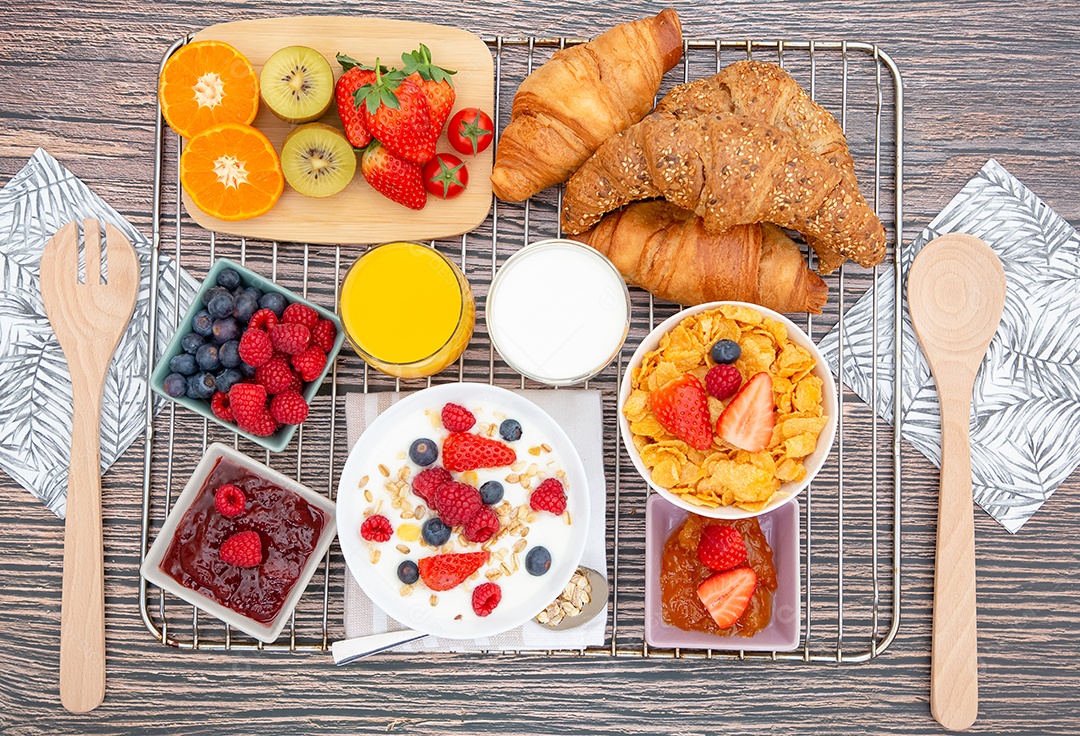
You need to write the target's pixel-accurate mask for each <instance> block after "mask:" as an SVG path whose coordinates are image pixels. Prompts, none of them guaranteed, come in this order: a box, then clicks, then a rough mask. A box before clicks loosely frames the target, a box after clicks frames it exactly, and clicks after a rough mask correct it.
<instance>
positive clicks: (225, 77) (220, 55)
mask: <svg viewBox="0 0 1080 736" xmlns="http://www.w3.org/2000/svg"><path fill="white" fill-rule="evenodd" d="M158 101H159V102H160V103H161V114H162V115H164V116H165V122H167V123H168V124H169V127H170V128H172V129H173V130H175V131H176V132H177V133H179V134H180V135H182V136H183V137H184V138H192V137H193V136H195V135H198V134H199V133H201V132H202V131H204V130H206V129H207V128H209V127H211V126H213V125H217V124H218V123H250V122H251V121H252V120H254V119H255V113H256V112H258V110H259V77H258V75H256V74H255V69H254V67H252V66H251V62H250V61H248V60H247V57H245V56H244V55H243V54H241V53H240V52H239V51H237V50H236V48H234V47H233V46H231V45H229V44H227V43H225V42H224V41H195V42H193V43H189V44H187V45H185V46H181V47H180V48H179V49H177V50H176V51H175V52H174V53H173V55H172V56H170V57H169V59H168V61H166V62H165V66H164V67H163V68H162V70H161V78H160V79H159V80H158Z"/></svg>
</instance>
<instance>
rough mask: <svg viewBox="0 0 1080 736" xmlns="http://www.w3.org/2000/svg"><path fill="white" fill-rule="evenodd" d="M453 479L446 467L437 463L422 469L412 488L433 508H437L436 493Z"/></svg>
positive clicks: (414, 479)
mask: <svg viewBox="0 0 1080 736" xmlns="http://www.w3.org/2000/svg"><path fill="white" fill-rule="evenodd" d="M451 480H453V477H452V476H451V475H450V473H449V471H447V470H446V468H440V467H439V466H438V465H436V466H435V467H433V468H428V469H427V470H423V471H421V472H420V473H419V474H418V475H417V476H416V477H415V478H413V482H412V490H413V493H415V494H416V495H417V496H419V497H420V498H422V499H424V502H425V503H426V504H427V505H428V506H430V507H431V508H435V494H436V493H437V492H438V490H439V489H440V488H442V486H443V485H445V484H447V483H449V482H450V481H451Z"/></svg>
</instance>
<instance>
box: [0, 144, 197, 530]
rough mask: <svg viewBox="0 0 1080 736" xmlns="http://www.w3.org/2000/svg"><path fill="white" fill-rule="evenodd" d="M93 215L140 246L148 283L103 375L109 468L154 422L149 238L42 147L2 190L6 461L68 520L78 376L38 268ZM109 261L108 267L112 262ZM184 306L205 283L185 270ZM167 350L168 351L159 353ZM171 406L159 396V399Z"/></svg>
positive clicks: (167, 321) (169, 299)
mask: <svg viewBox="0 0 1080 736" xmlns="http://www.w3.org/2000/svg"><path fill="white" fill-rule="evenodd" d="M87 218H94V219H97V220H100V221H101V222H108V223H111V224H112V225H114V226H116V227H117V228H118V229H119V230H120V232H122V233H123V234H124V235H125V236H126V237H127V239H128V240H130V241H131V244H132V245H133V246H135V251H136V252H137V253H138V254H139V263H140V265H141V266H142V276H141V279H142V280H141V284H140V287H139V296H138V300H137V301H136V302H135V313H134V315H133V316H132V318H131V322H130V323H129V324H128V327H127V330H126V331H125V332H124V335H123V337H121V338H120V345H119V346H118V347H117V348H116V353H115V355H114V357H113V362H112V365H111V366H110V368H109V374H108V376H107V377H106V380H105V400H104V402H102V412H101V472H102V473H104V472H105V471H106V470H108V469H109V467H110V466H111V465H112V464H113V463H114V462H116V459H117V458H118V457H120V455H121V454H123V452H124V451H125V450H127V448H128V447H129V446H130V445H131V443H132V442H134V441H135V438H136V437H138V436H139V435H140V434H142V432H143V429H144V428H145V426H146V419H145V413H144V412H145V411H146V404H145V403H143V402H144V401H145V400H146V373H147V370H146V369H147V362H148V360H149V356H147V354H146V346H147V340H146V325H147V322H148V321H149V318H150V249H151V248H152V246H151V244H150V241H149V240H147V239H146V237H144V236H143V234H142V233H140V232H139V231H138V230H136V229H135V228H134V227H133V226H132V225H131V223H129V222H128V221H127V220H125V219H124V218H123V216H121V215H120V213H119V212H117V211H116V210H114V209H113V208H112V207H110V206H109V205H107V204H105V202H104V201H102V199H101V198H100V197H98V196H97V195H96V194H94V193H93V192H92V191H90V188H89V187H87V186H86V185H85V184H84V183H82V182H81V181H80V180H79V179H78V178H76V177H75V175H74V174H72V173H71V172H70V171H68V170H67V169H65V168H64V167H63V166H62V165H60V162H58V161H57V160H56V159H55V158H53V157H52V156H50V155H49V154H48V153H46V152H45V151H44V150H43V149H41V148H39V149H37V151H35V152H34V155H33V156H31V157H30V161H29V162H27V164H26V166H24V167H23V168H22V170H21V171H20V172H19V173H17V174H15V176H13V177H12V178H11V181H9V182H8V183H7V186H5V187H4V188H3V190H0V396H3V397H4V399H5V400H4V401H0V437H3V441H2V442H0V468H3V469H4V470H5V471H6V472H7V474H8V475H10V476H11V477H12V478H14V479H15V480H16V481H17V482H18V483H19V484H20V485H21V486H23V487H24V488H26V490H28V491H30V493H31V494H33V495H34V496H36V497H37V498H38V499H40V500H41V501H42V502H43V503H44V504H45V505H46V506H48V507H49V509H50V510H51V511H52V512H53V513H55V514H56V515H57V516H59V517H60V518H63V517H64V509H65V506H66V500H67V468H68V465H69V464H70V462H69V460H70V456H71V404H72V400H71V375H70V374H69V373H68V366H67V361H66V360H65V359H64V352H63V350H61V349H60V343H59V342H57V340H56V335H55V334H53V330H52V327H51V326H50V325H49V320H48V318H47V317H46V316H45V307H44V306H43V305H42V303H41V287H40V284H39V278H38V266H39V262H40V260H41V251H42V249H44V247H45V244H46V243H47V242H48V241H49V239H50V238H51V237H52V236H53V234H54V233H55V232H56V231H57V230H59V229H60V228H61V227H63V226H64V225H66V224H68V223H69V222H72V221H82V220H84V219H87ZM158 262H159V265H160V269H161V271H160V273H159V274H157V277H158V278H159V279H160V282H159V283H160V285H161V288H160V289H159V290H158V320H157V331H158V332H157V348H158V350H159V351H161V350H164V348H165V346H166V345H167V344H168V342H169V339H170V338H171V337H172V333H173V330H174V326H173V324H172V321H171V320H172V315H173V308H174V303H175V301H176V295H177V294H176V289H175V284H176V272H175V270H174V263H173V260H172V259H171V258H169V257H168V256H166V255H164V254H162V255H161V257H160V259H159V261H158ZM106 268H107V267H106ZM179 284H180V290H179V301H180V310H179V311H180V314H183V313H184V312H185V311H186V309H187V306H188V304H190V303H191V300H192V299H193V298H194V296H195V290H196V287H197V284H196V282H195V280H194V279H193V278H191V276H189V275H188V274H187V273H186V272H184V271H183V270H182V269H181V271H180V279H179ZM159 355H160V352H159ZM157 357H159V356H154V359H155V360H156V359H157ZM162 405H163V401H162V400H160V399H159V400H158V402H157V407H156V408H160V407H161V406H162Z"/></svg>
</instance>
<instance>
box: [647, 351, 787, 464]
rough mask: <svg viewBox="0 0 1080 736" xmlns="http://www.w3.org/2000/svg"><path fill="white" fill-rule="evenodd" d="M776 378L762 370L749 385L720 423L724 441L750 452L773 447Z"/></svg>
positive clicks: (721, 436) (736, 397)
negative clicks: (774, 380) (774, 387)
mask: <svg viewBox="0 0 1080 736" xmlns="http://www.w3.org/2000/svg"><path fill="white" fill-rule="evenodd" d="M775 411H776V399H774V398H773V390H772V377H771V376H769V374H768V373H765V372H764V371H762V372H761V373H758V374H757V375H755V376H754V377H752V378H751V379H750V380H749V381H747V382H746V385H744V386H743V387H742V388H741V389H740V390H739V393H737V394H735V398H734V399H732V400H731V403H730V404H728V405H727V408H726V409H724V413H723V414H721V415H720V418H719V419H717V420H716V433H717V434H718V435H720V439H722V440H723V441H724V442H726V443H728V444H729V445H732V446H734V447H738V448H739V449H740V450H746V451H747V452H761V451H762V450H764V449H765V448H766V447H768V446H769V440H771V439H772V431H773V426H775V424H776V415H775ZM660 423H661V424H663V421H661V422H660Z"/></svg>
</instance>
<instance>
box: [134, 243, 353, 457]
mask: <svg viewBox="0 0 1080 736" xmlns="http://www.w3.org/2000/svg"><path fill="white" fill-rule="evenodd" d="M226 268H231V269H234V270H235V271H236V272H237V273H239V274H240V282H241V283H242V284H243V285H244V286H254V287H255V288H257V289H260V290H262V291H263V292H264V293H268V292H271V291H274V292H277V293H278V294H281V295H282V296H283V297H285V301H286V302H287V303H288V304H292V303H294V302H298V303H300V304H305V305H307V306H309V307H311V308H312V309H314V310H315V311H316V312H318V313H319V316H320V317H322V318H323V319H328V320H330V321H331V322H333V323H334V327H335V329H337V337H336V338H335V339H334V347H333V349H332V350H331V351H330V352H329V353H327V355H326V367H325V368H323V372H322V373H321V374H320V375H319V377H318V378H316V379H315V380H314V381H310V382H309V383H308V384H307V385H306V386H305V387H304V392H303V396H304V400H305V401H307V402H308V404H310V403H311V400H312V398H314V396H315V394H316V393H317V392H318V390H319V386H321V385H322V382H323V379H324V378H326V374H327V373H329V372H330V370H331V368H332V367H333V365H334V360H335V359H336V358H337V355H338V353H339V352H340V351H341V346H342V345H343V344H344V342H345V331H344V330H343V329H342V328H341V320H339V319H338V317H337V315H336V314H334V313H333V312H331V311H329V310H327V309H323V308H322V307H320V306H319V305H318V304H315V303H313V302H310V301H308V300H307V299H304V298H303V297H301V296H299V295H298V294H295V293H293V292H291V291H289V290H288V289H285V288H282V287H281V286H278V285H277V284H275V283H274V282H273V281H271V280H270V279H268V278H265V277H263V276H260V275H259V274H257V273H255V272H254V271H252V270H251V269H249V268H244V267H243V266H241V265H240V264H239V263H234V262H233V261H230V260H228V259H225V258H219V259H217V260H216V261H214V265H213V267H212V268H211V269H210V272H209V273H207V274H206V278H205V279H204V280H203V283H202V286H201V287H200V288H199V291H198V293H196V294H195V299H194V300H193V301H192V302H191V306H190V307H189V308H188V311H187V314H185V315H184V318H183V320H182V321H181V322H180V325H181V327H178V328H177V330H176V334H174V335H173V338H172V340H170V341H169V346H168V347H167V348H165V353H164V354H163V355H162V356H161V360H159V361H158V364H157V366H156V367H155V368H154V372H153V373H152V374H151V375H150V388H152V389H153V390H154V393H156V394H158V395H160V396H164V397H165V398H166V399H168V400H169V401H175V402H176V403H177V404H180V405H181V406H184V407H187V408H188V409H191V411H193V412H195V413H196V414H199V415H201V416H203V417H206V418H207V419H209V420H210V421H211V422H214V423H216V424H220V425H221V426H222V427H225V428H226V429H229V430H231V431H233V432H236V433H237V434H238V435H240V436H241V437H246V438H247V439H249V440H251V441H252V442H254V443H255V444H257V445H261V446H262V447H265V448H266V449H267V450H270V451H271V452H281V451H282V450H284V449H285V447H286V446H287V445H288V444H289V442H290V441H291V440H292V437H293V434H295V432H296V428H297V427H299V426H300V425H299V424H286V425H284V426H282V427H281V428H280V429H278V431H277V432H274V433H273V434H272V435H270V436H269V437H258V436H256V435H253V434H251V433H250V432H245V431H244V430H242V429H240V427H238V426H236V425H235V424H230V423H228V422H224V421H222V420H220V419H218V418H217V417H216V416H214V412H212V411H211V410H210V402H209V401H204V400H202V399H192V398H189V397H187V396H181V397H179V398H174V397H172V396H169V395H168V394H167V393H165V376H167V375H169V373H170V371H169V361H171V360H172V359H173V358H174V357H176V356H177V355H179V354H180V353H181V352H183V348H182V347H181V346H180V341H181V340H182V339H183V337H184V335H185V334H187V333H188V332H189V331H190V329H188V328H187V327H188V326H190V325H191V320H192V319H193V318H194V317H195V315H196V314H197V313H198V312H199V310H200V309H202V308H203V303H202V297H203V294H204V293H206V291H207V290H208V289H210V288H211V287H212V286H213V285H214V284H215V283H217V277H218V274H219V273H221V271H222V270H223V269H226Z"/></svg>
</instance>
